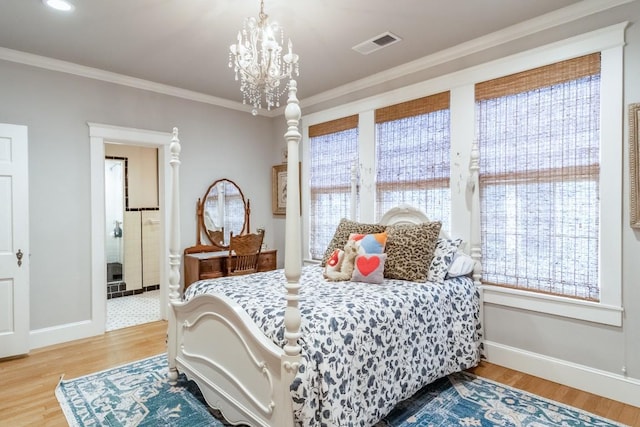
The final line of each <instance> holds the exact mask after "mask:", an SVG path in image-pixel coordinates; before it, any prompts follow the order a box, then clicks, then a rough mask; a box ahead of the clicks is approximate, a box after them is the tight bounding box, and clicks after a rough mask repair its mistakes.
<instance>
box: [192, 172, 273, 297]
mask: <svg viewBox="0 0 640 427" xmlns="http://www.w3.org/2000/svg"><path fill="white" fill-rule="evenodd" d="M250 216H251V205H250V203H249V200H247V199H245V197H244V194H243V193H242V190H241V189H240V187H238V185H237V184H236V183H235V182H233V181H231V180H230V179H227V178H222V179H218V180H216V181H214V182H213V183H212V184H211V185H210V186H209V188H207V191H206V192H205V193H204V197H203V198H202V199H198V203H197V205H196V217H197V218H196V219H197V231H196V245H195V246H191V247H188V248H186V249H185V250H184V263H183V264H184V287H185V289H186V288H188V287H189V285H190V284H192V283H193V282H196V281H198V280H202V279H213V278H216V277H223V276H226V275H227V271H228V269H227V262H228V261H229V250H228V249H229V239H230V235H231V234H233V235H234V236H237V235H240V234H245V233H250V232H251V231H250V230H251V222H250ZM259 232H260V230H259ZM262 232H263V233H264V230H262ZM203 235H204V236H205V238H206V240H208V241H209V243H210V244H202V240H201V237H202V236H203ZM263 247H264V246H263ZM277 261H278V260H277V251H276V250H275V249H263V250H262V251H260V255H259V256H258V271H269V270H275V269H276V266H277Z"/></svg>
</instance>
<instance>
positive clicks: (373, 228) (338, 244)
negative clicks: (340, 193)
mask: <svg viewBox="0 0 640 427" xmlns="http://www.w3.org/2000/svg"><path fill="white" fill-rule="evenodd" d="M385 229H386V227H385V226H384V225H380V224H364V223H361V222H356V221H351V220H349V219H346V218H342V219H341V220H340V223H339V224H338V228H336V231H335V233H334V234H333V239H331V242H329V246H327V250H326V251H325V252H324V256H323V257H322V262H321V263H320V265H321V266H323V267H324V266H325V265H326V263H327V259H329V257H330V256H331V254H332V253H333V251H335V250H336V249H342V248H344V245H345V244H346V243H347V240H349V236H350V235H351V234H354V233H356V234H372V233H382V232H383V231H384V230H385Z"/></svg>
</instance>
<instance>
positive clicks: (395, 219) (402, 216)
mask: <svg viewBox="0 0 640 427" xmlns="http://www.w3.org/2000/svg"><path fill="white" fill-rule="evenodd" d="M422 222H431V220H430V219H429V217H428V216H427V215H426V214H425V213H424V212H422V211H421V210H420V209H417V208H414V207H413V206H410V205H399V206H396V207H394V208H391V209H389V210H388V211H387V212H386V213H385V214H384V215H383V216H382V219H380V224H382V225H393V224H420V223H422ZM440 237H442V238H443V239H449V238H450V237H449V235H448V234H447V232H446V231H444V230H440Z"/></svg>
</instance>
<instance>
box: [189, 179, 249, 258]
mask: <svg viewBox="0 0 640 427" xmlns="http://www.w3.org/2000/svg"><path fill="white" fill-rule="evenodd" d="M221 182H226V183H229V184H231V185H233V186H234V187H236V188H237V189H238V193H240V197H241V198H242V205H243V206H244V218H243V221H242V230H240V232H239V233H238V234H244V233H245V232H248V231H249V230H250V226H249V215H250V214H251V210H250V207H249V201H248V200H247V199H246V198H245V197H244V193H243V192H242V189H241V188H240V186H239V185H238V184H236V183H235V182H234V181H232V180H230V179H228V178H220V179H217V180H215V181H214V182H213V183H212V184H211V185H210V186H209V187H207V191H206V192H205V193H204V197H203V198H202V199H200V200H198V212H197V215H198V240H200V234H201V231H202V232H203V233H204V235H205V236H207V240H209V242H210V243H211V244H212V245H213V246H215V247H217V248H220V249H222V250H225V249H228V248H229V245H225V244H221V243H220V242H217V241H215V239H214V238H213V236H211V234H210V233H209V230H208V229H207V226H206V224H205V222H204V204H205V200H206V199H207V196H208V195H209V193H210V192H211V189H212V188H214V187H215V186H217V185H218V184H219V183H221ZM233 231H234V234H235V230H233Z"/></svg>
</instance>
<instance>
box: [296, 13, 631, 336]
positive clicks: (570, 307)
mask: <svg viewBox="0 0 640 427" xmlns="http://www.w3.org/2000/svg"><path fill="white" fill-rule="evenodd" d="M627 25H628V22H623V23H620V24H616V25H612V26H609V27H606V28H602V29H599V30H596V31H592V32H589V33H585V34H582V35H579V36H575V37H572V38H569V39H566V40H562V41H559V42H555V43H552V44H549V45H545V46H541V47H538V48H535V49H532V50H529V51H525V52H520V53H518V54H515V55H511V56H508V57H505V58H501V59H498V60H495V61H491V62H488V63H485V64H481V65H478V66H474V67H471V68H468V69H464V70H460V71H457V72H455V73H451V74H447V75H444V76H440V77H437V78H434V79H431V80H427V81H424V82H420V83H417V84H414V85H411V86H407V87H404V88H401V89H397V90H394V91H391V92H387V93H384V94H381V95H378V96H375V97H370V98H366V99H363V100H360V101H356V102H352V103H349V104H345V105H341V106H339V107H335V108H332V109H329V110H325V111H320V112H317V113H313V114H310V115H308V116H305V117H303V119H302V122H303V144H302V150H303V153H302V157H303V160H309V150H308V146H309V144H308V127H309V126H311V125H314V124H318V123H323V122H326V121H329V120H334V119H338V118H341V117H345V116H349V115H353V114H360V127H361V129H363V130H364V131H363V132H360V138H361V142H360V150H361V152H360V155H361V158H363V159H369V160H368V162H367V165H363V166H365V168H366V169H365V172H368V170H367V169H368V168H371V167H373V166H374V165H373V164H372V163H373V162H372V161H371V160H370V159H372V155H371V153H369V150H372V149H373V148H372V147H371V141H372V140H375V138H373V137H372V132H370V130H371V129H372V128H373V126H374V125H373V119H372V117H373V114H372V112H373V111H375V109H377V108H380V107H384V106H388V105H393V104H396V103H399V102H403V101H408V100H411V99H416V98H420V97H423V96H427V95H432V94H436V93H440V92H443V91H446V90H450V91H451V126H452V131H451V203H452V209H451V211H452V218H451V227H452V235H453V236H454V237H461V238H463V239H465V240H466V241H467V242H468V241H470V237H471V235H470V226H469V224H470V223H471V221H470V213H469V210H468V207H467V200H466V197H467V195H466V192H465V191H464V188H465V187H464V184H465V183H466V180H467V177H468V159H469V152H470V150H471V144H472V143H473V139H474V138H475V134H474V133H473V131H470V130H469V129H473V128H475V120H472V121H470V120H469V119H470V118H473V117H474V114H475V113H474V111H475V103H474V99H473V85H474V84H475V83H477V82H482V81H485V80H490V79H493V78H497V77H502V76H505V75H509V74H513V73H516V72H520V71H525V70H529V69H532V68H536V67H540V66H543V65H547V64H551V63H554V62H559V61H563V60H566V59H570V58H575V57H578V56H582V55H587V54H590V53H593V52H602V56H601V59H602V65H601V70H602V71H601V85H602V86H601V116H600V119H601V128H600V129H601V132H600V134H601V159H600V161H601V164H600V167H601V169H600V188H602V189H607V188H612V189H618V190H619V189H621V188H622V170H623V168H622V154H623V146H624V144H623V108H624V106H623V79H622V75H623V46H624V34H625V28H626V27H627ZM463 129H466V130H463ZM365 136H366V138H364V137H365ZM374 157H375V153H373V158H374ZM307 163H308V161H303V171H302V173H303V178H304V179H308V170H305V169H306V168H305V166H304V165H305V164H307ZM373 171H375V168H373ZM374 179H375V174H374V173H373V172H371V173H362V174H361V182H360V185H361V188H362V189H367V188H375V185H374V184H375V183H374V181H373V180H374ZM372 200H375V197H373V196H369V197H367V198H364V197H363V198H362V199H361V200H360V211H361V212H374V209H375V206H374V205H373V204H372ZM308 206H309V195H308V194H303V219H302V226H303V231H304V233H303V235H306V236H308V232H309V219H308V218H309V217H308V215H309V210H308ZM612 206H613V207H616V208H614V209H611V207H612ZM364 219H365V218H361V220H364ZM366 219H370V218H366ZM604 229H606V230H607V232H606V233H604V232H603V230H604ZM307 243H308V242H305V246H304V247H305V248H306V247H308V244H307ZM621 263H622V191H601V194H600V268H599V272H600V273H599V274H600V277H599V283H600V291H601V300H600V302H588V301H582V300H576V299H572V298H566V297H558V296H552V295H544V294H539V293H534V292H527V291H521V290H514V289H508V288H502V287H496V286H483V287H482V289H483V298H484V302H485V303H488V304H498V305H505V306H510V307H515V308H519V309H523V310H531V311H536V312H541V313H548V314H552V315H557V316H563V317H569V318H574V319H580V320H586V321H591V322H596V323H602V324H607V325H614V326H620V325H621V324H622V314H623V307H622V268H621Z"/></svg>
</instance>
